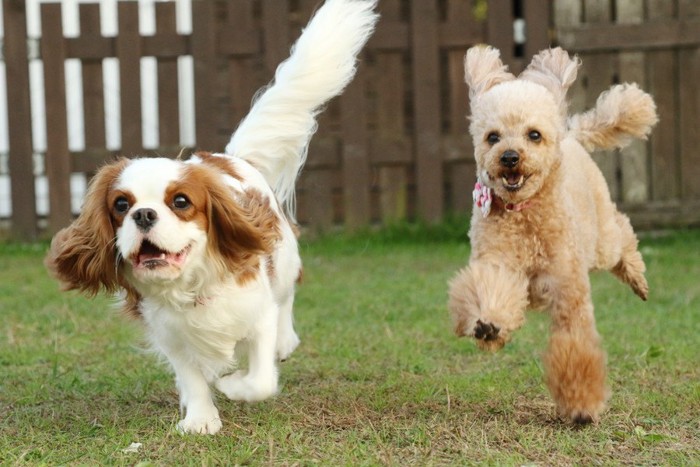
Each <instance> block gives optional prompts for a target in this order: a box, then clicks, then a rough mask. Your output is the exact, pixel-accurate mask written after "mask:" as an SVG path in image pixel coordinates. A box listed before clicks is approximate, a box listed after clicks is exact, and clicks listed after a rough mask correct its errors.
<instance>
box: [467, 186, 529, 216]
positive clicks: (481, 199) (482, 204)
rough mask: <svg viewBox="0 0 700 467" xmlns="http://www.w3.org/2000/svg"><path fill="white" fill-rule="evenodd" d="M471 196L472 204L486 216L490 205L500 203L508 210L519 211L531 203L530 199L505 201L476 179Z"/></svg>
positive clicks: (489, 210)
mask: <svg viewBox="0 0 700 467" xmlns="http://www.w3.org/2000/svg"><path fill="white" fill-rule="evenodd" d="M472 198H473V199H474V205H475V206H476V207H478V208H479V209H481V214H482V215H483V216H484V217H486V216H488V215H489V213H490V212H491V205H492V204H494V201H495V203H496V205H500V206H502V207H503V209H504V210H506V211H508V212H513V211H514V212H520V211H522V210H524V209H526V208H528V207H530V206H531V205H532V200H530V199H526V200H525V201H523V202H521V203H506V202H505V201H504V200H502V199H501V198H499V197H497V196H494V195H493V190H492V189H491V188H489V187H488V186H486V185H485V184H484V183H482V182H481V180H480V179H477V181H476V184H475V185H474V191H473V192H472Z"/></svg>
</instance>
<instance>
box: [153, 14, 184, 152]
mask: <svg viewBox="0 0 700 467" xmlns="http://www.w3.org/2000/svg"><path fill="white" fill-rule="evenodd" d="M176 30H177V24H176V16H175V3H173V2H156V31H157V32H160V33H168V34H176ZM157 70H158V71H157V73H158V136H159V141H160V143H159V145H160V146H165V145H177V144H179V143H180V107H179V100H178V96H179V88H178V86H179V84H178V83H179V79H178V70H177V58H162V57H159V58H157Z"/></svg>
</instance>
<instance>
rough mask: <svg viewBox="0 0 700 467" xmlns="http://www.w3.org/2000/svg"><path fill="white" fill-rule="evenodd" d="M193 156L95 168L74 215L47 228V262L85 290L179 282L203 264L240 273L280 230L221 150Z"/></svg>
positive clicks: (239, 276) (248, 271) (250, 268)
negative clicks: (50, 231)
mask: <svg viewBox="0 0 700 467" xmlns="http://www.w3.org/2000/svg"><path fill="white" fill-rule="evenodd" d="M200 157H202V158H203V160H202V161H201V163H197V164H189V163H184V162H181V161H175V160H170V159H165V158H155V159H135V160H126V159H124V160H120V161H118V162H115V163H113V164H110V165H108V166H106V167H104V168H102V169H101V170H100V171H99V172H98V173H97V174H96V175H95V177H94V179H93V180H92V181H91V184H90V188H89V189H88V193H87V195H86V200H85V205H84V206H83V209H82V211H81V214H80V216H79V217H78V219H77V220H76V221H75V222H74V223H73V224H71V226H69V227H68V228H66V229H63V230H62V231H61V232H59V233H58V234H57V235H56V236H55V238H54V241H53V242H52V245H51V251H50V252H49V255H48V256H47V264H48V266H49V268H50V269H51V270H52V271H53V272H54V274H55V275H56V276H57V277H58V278H59V279H60V280H61V281H62V282H63V283H64V285H65V286H66V288H68V289H79V290H82V291H84V292H87V293H89V294H95V293H97V292H98V291H99V290H100V289H101V288H104V289H106V290H107V291H115V290H117V289H118V288H120V287H122V288H126V289H127V290H130V289H134V290H135V291H138V292H139V293H140V294H143V293H144V292H145V293H148V291H152V290H154V287H155V288H156V290H163V289H168V288H177V287H182V282H183V281H184V282H185V283H186V284H189V283H192V281H196V280H202V277H201V275H202V274H201V271H202V270H206V271H208V272H209V273H211V274H210V277H212V278H215V277H218V276H221V275H222V274H226V273H231V274H232V275H233V276H234V277H235V278H236V280H239V281H244V280H247V279H249V278H250V277H251V276H252V275H254V274H255V271H256V268H257V266H258V264H259V261H260V255H264V254H267V253H269V252H271V251H272V249H273V248H274V245H275V242H276V241H277V240H278V238H279V226H278V221H279V219H278V217H277V214H276V213H275V211H274V210H273V209H271V207H270V200H269V199H267V198H266V197H265V196H263V195H262V194H261V193H260V192H259V191H257V190H246V189H243V188H241V189H236V190H234V189H233V187H232V186H233V185H235V184H237V185H238V186H241V187H242V186H243V185H242V184H241V183H240V181H238V180H236V178H237V175H236V174H235V172H234V171H233V169H232V168H231V167H230V166H227V165H226V162H224V159H223V158H219V157H214V156H210V155H201V156H200ZM232 181H233V183H231V182H232ZM198 276H199V277H198Z"/></svg>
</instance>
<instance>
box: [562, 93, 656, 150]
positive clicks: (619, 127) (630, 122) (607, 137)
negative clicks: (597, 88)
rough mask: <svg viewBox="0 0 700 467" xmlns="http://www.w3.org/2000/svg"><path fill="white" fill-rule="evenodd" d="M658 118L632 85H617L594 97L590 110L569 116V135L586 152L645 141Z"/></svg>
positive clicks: (646, 97) (649, 102) (650, 102)
mask: <svg viewBox="0 0 700 467" xmlns="http://www.w3.org/2000/svg"><path fill="white" fill-rule="evenodd" d="M658 120H659V118H658V117H657V115H656V105H655V104H654V99H652V97H651V96H650V95H649V94H647V93H645V92H644V91H642V90H641V89H639V88H638V87H637V85H636V84H618V85H615V86H613V87H611V88H610V89H609V90H607V91H606V92H604V93H603V94H601V95H600V97H598V100H597V101H596V105H595V107H594V108H593V109H591V110H589V111H587V112H585V113H582V114H576V115H572V116H571V117H570V118H569V131H570V132H572V133H573V135H574V137H575V138H576V139H577V140H578V141H579V142H580V143H581V144H582V145H583V147H585V148H586V149H587V150H589V151H593V150H594V149H615V148H622V147H625V146H627V145H628V144H629V143H630V142H631V141H632V139H634V138H640V139H646V137H647V135H648V134H649V132H650V131H651V128H652V127H653V126H654V125H655V124H656V122H657V121H658Z"/></svg>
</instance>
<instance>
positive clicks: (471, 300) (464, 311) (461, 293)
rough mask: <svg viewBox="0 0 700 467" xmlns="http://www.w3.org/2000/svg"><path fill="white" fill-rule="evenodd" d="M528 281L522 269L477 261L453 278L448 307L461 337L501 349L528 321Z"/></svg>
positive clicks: (483, 345) (487, 347)
mask: <svg viewBox="0 0 700 467" xmlns="http://www.w3.org/2000/svg"><path fill="white" fill-rule="evenodd" d="M527 303H528V282H527V277H526V276H525V274H523V273H522V272H518V271H514V270H511V269H508V268H507V267H504V266H501V265H495V264H489V263H485V262H480V261H474V262H472V263H471V264H470V265H469V266H467V267H466V268H464V269H462V270H460V271H459V272H457V274H456V275H455V277H454V278H453V279H452V280H451V281H450V290H449V303H448V306H449V309H450V313H451V315H452V320H453V323H454V329H455V333H456V334H457V335H458V336H472V337H474V338H476V342H477V345H478V346H479V347H480V348H482V349H484V350H491V351H495V350H499V349H500V348H502V347H503V346H504V345H505V344H506V342H508V340H510V336H511V333H512V332H513V331H515V330H517V329H518V328H519V327H520V326H522V325H523V323H524V322H525V308H526V307H527Z"/></svg>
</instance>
